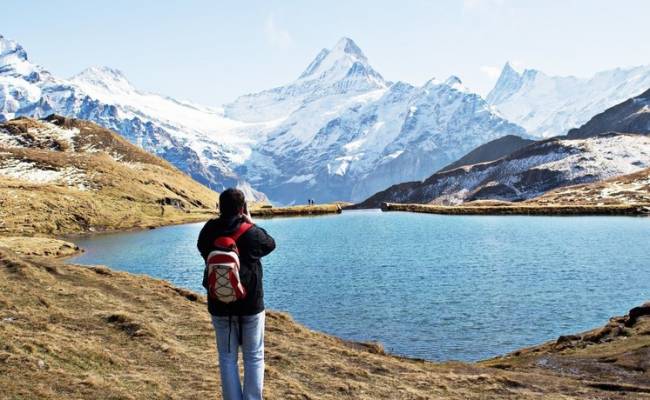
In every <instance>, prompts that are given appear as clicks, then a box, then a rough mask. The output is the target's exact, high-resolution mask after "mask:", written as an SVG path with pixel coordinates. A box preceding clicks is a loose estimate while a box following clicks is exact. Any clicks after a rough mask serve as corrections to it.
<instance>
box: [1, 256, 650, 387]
mask: <svg viewBox="0 0 650 400" xmlns="http://www.w3.org/2000/svg"><path fill="white" fill-rule="evenodd" d="M641 314H642V313H641ZM648 314H650V306H648ZM617 321H619V322H617V324H618V325H616V327H609V328H607V329H608V330H607V331H606V332H605V333H603V332H600V331H598V332H600V333H598V334H590V333H587V334H585V335H578V336H572V337H567V338H564V339H562V338H561V340H560V341H558V342H557V343H555V342H553V343H548V344H546V345H544V346H542V347H539V348H534V349H528V350H525V351H522V352H519V354H514V355H509V356H506V357H504V358H501V359H495V360H490V361H487V362H485V363H483V364H467V363H458V362H450V363H442V364H440V363H430V362H425V361H419V360H412V359H406V358H400V357H396V356H391V355H387V354H384V353H383V351H382V349H381V347H380V346H378V345H372V344H367V345H366V344H359V343H351V342H346V341H344V340H341V339H338V338H335V337H332V336H328V335H325V334H321V333H317V332H314V331H311V330H309V329H307V328H305V327H303V326H301V325H299V324H297V323H295V322H294V321H293V320H292V319H291V318H290V317H289V316H288V315H286V314H283V313H278V312H268V317H267V327H266V359H267V367H266V388H265V396H266V398H268V399H342V398H349V399H574V398H589V399H613V398H614V399H619V398H620V399H627V398H635V399H642V398H649V399H650V385H648V384H647V383H648V382H650V376H649V375H648V368H649V365H648V361H647V360H648V359H650V357H648V356H649V354H648V351H650V350H649V349H650V318H649V317H648V316H645V315H640V316H636V317H635V321H634V323H632V324H629V319H625V318H623V319H620V320H617ZM531 323H534V321H531ZM626 324H628V325H629V327H628V326H627V325H626ZM504 329H505V328H504ZM590 335H591V336H590ZM558 343H559V345H558ZM476 345H477V346H480V345H484V344H481V343H477V344H476ZM542 359H549V360H551V362H545V363H543V362H541V361H540V360H542ZM564 365H569V366H571V368H564V367H563V366H564ZM586 366H588V368H587V367H586ZM594 371H597V373H596V372H594ZM0 388H2V391H1V395H0V397H2V398H7V399H70V398H84V399H204V398H215V397H216V398H219V396H218V391H219V379H218V369H217V357H216V352H215V345H214V334H213V332H212V328H211V325H210V322H209V317H208V314H207V310H206V304H205V299H204V297H203V296H200V295H197V294H195V293H192V292H189V291H187V290H184V289H179V288H175V287H173V286H172V285H170V284H169V283H167V282H165V281H161V280H155V279H152V278H148V277H145V276H135V275H130V274H127V273H123V272H116V271H112V270H110V269H108V268H105V267H93V268H88V267H82V266H75V265H64V264H63V263H62V262H61V261H59V260H57V259H53V258H43V257H31V258H30V257H26V256H20V255H18V254H16V253H14V252H12V251H10V250H8V249H6V248H1V247H0Z"/></svg>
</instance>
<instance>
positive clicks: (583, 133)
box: [568, 89, 650, 138]
mask: <svg viewBox="0 0 650 400" xmlns="http://www.w3.org/2000/svg"><path fill="white" fill-rule="evenodd" d="M600 132H628V133H641V134H645V133H648V132H650V89H648V90H646V91H645V92H643V93H642V94H641V95H639V96H637V97H634V98H631V99H629V100H626V101H624V102H623V103H620V104H617V105H615V106H614V107H611V108H609V109H607V110H606V111H605V112H603V113H600V114H598V115H596V116H595V117H593V118H592V119H590V120H589V121H588V122H587V123H586V124H584V125H582V126H581V127H579V128H575V129H571V130H570V131H569V133H568V136H569V137H572V138H584V137H589V136H593V135H595V134H598V133H600Z"/></svg>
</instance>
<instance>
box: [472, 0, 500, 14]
mask: <svg viewBox="0 0 650 400" xmlns="http://www.w3.org/2000/svg"><path fill="white" fill-rule="evenodd" d="M505 2H506V1H505V0H463V11H465V12H478V11H483V10H489V9H492V8H495V7H501V6H503V5H504V4H505Z"/></svg>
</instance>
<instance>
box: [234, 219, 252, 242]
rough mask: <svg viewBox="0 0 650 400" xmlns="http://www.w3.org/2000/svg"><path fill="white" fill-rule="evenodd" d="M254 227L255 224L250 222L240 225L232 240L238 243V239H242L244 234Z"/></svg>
mask: <svg viewBox="0 0 650 400" xmlns="http://www.w3.org/2000/svg"><path fill="white" fill-rule="evenodd" d="M252 227H253V224H249V223H248V222H242V223H241V224H240V225H239V228H237V230H236V231H235V233H233V234H232V235H230V237H231V238H232V240H234V241H235V242H236V241H237V239H239V238H240V237H241V235H243V234H244V233H246V232H248V230H249V229H250V228H252Z"/></svg>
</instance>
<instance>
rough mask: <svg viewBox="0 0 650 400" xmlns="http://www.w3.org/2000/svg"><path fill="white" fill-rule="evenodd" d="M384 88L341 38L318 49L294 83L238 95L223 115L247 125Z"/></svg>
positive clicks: (362, 57)
mask: <svg viewBox="0 0 650 400" xmlns="http://www.w3.org/2000/svg"><path fill="white" fill-rule="evenodd" d="M387 86H388V84H387V83H386V82H385V81H384V78H382V76H381V75H380V74H379V73H378V72H377V71H375V70H374V69H373V68H372V67H371V66H370V64H369V63H368V59H367V58H366V56H365V55H364V54H363V52H362V51H361V49H360V48H359V47H358V46H357V45H356V43H354V42H353V41H352V39H349V38H342V39H341V40H339V41H338V42H337V43H336V45H335V46H334V47H333V48H332V49H323V50H321V51H320V53H318V55H317V56H316V58H315V59H314V60H313V61H312V62H311V63H310V64H309V66H308V67H307V68H306V69H305V71H304V72H303V73H302V74H300V77H298V79H297V80H296V81H294V82H292V83H289V84H287V85H285V86H280V87H277V88H273V89H269V90H265V91H262V92H260V93H255V94H248V95H245V96H241V97H239V98H238V99H237V100H235V101H234V102H233V103H230V104H227V105H226V106H225V114H226V116H228V117H230V118H233V119H236V120H241V121H247V122H260V121H273V120H278V119H284V118H287V117H288V116H289V115H290V114H291V113H293V112H294V111H296V110H298V109H299V108H301V107H303V106H304V105H305V104H308V103H310V102H313V101H318V100H320V99H322V98H324V97H330V96H335V97H337V100H339V101H340V100H341V99H342V98H349V97H354V96H355V95H359V94H363V93H367V92H370V91H374V90H377V89H385V88H386V87H387Z"/></svg>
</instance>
